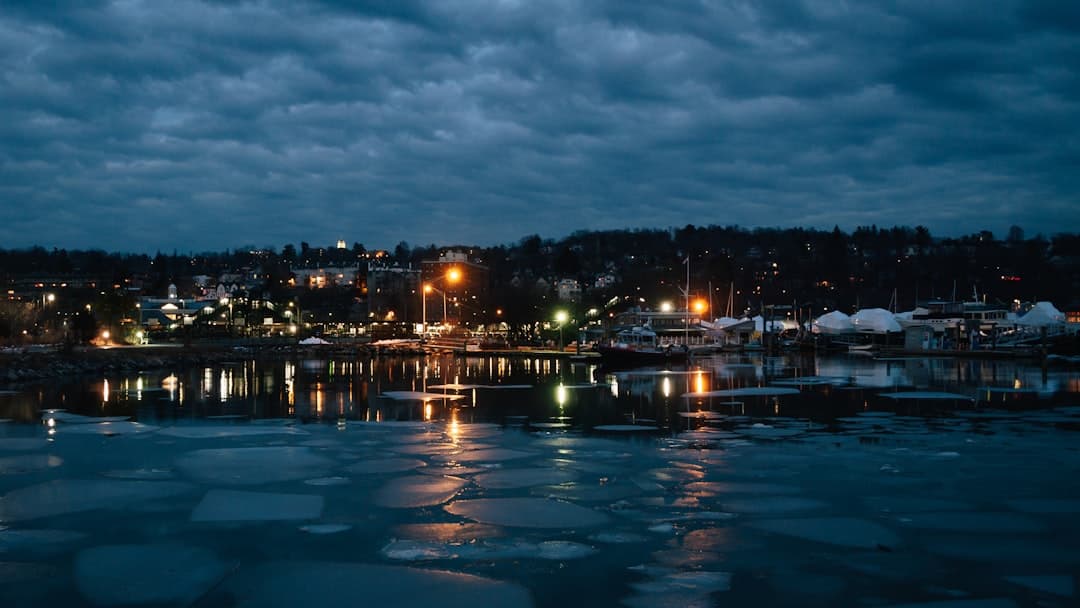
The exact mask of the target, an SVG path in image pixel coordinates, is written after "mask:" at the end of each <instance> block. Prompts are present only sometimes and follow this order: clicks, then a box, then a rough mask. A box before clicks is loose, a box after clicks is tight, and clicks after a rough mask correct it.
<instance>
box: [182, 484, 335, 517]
mask: <svg viewBox="0 0 1080 608" xmlns="http://www.w3.org/2000/svg"><path fill="white" fill-rule="evenodd" d="M322 510H323V497H322V496H318V495H314V494H275V493H271V492H243V491H239V490H210V491H209V492H207V493H206V495H205V496H203V499H202V501H200V502H199V504H198V505H196V506H195V509H194V510H193V511H192V512H191V521H279V520H288V519H315V518H317V517H319V516H320V515H322Z"/></svg>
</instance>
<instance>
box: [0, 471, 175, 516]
mask: <svg viewBox="0 0 1080 608" xmlns="http://www.w3.org/2000/svg"><path fill="white" fill-rule="evenodd" d="M193 489H194V488H193V486H191V485H190V484H186V483H180V482H174V481H120V480H113V479H59V480H55V481H47V482H45V483H39V484H37V485H33V486H30V487H27V488H20V489H18V490H13V491H11V492H8V493H7V494H6V495H5V496H4V497H3V499H0V521H20V520H28V519H36V518H39V517H51V516H54V515H64V514H68V513H81V512H83V511H92V510H96V509H124V508H129V507H131V506H132V505H135V504H137V503H139V502H142V501H147V500H153V499H159V498H167V497H170V496H177V495H180V494H185V493H187V492H190V491H192V490H193Z"/></svg>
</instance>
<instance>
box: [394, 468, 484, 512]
mask: <svg viewBox="0 0 1080 608" xmlns="http://www.w3.org/2000/svg"><path fill="white" fill-rule="evenodd" d="M468 483H469V482H468V481H467V480H465V479H461V478H459V477H432V476H430V475H409V476H407V477H398V478H396V479H392V480H390V481H389V482H387V483H386V485H384V486H383V487H381V488H379V490H378V491H377V492H376V493H375V504H377V505H379V506H382V507H389V508H392V509H413V508H416V507H431V506H435V505H441V504H442V503H444V502H446V501H448V500H450V499H451V498H453V497H454V496H455V495H457V493H458V491H459V490H461V488H463V487H465V486H466V485H468Z"/></svg>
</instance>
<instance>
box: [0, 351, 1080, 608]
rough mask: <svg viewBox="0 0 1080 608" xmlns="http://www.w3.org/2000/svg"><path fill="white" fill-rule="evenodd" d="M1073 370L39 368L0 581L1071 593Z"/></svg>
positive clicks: (1065, 596) (947, 599)
mask: <svg viewBox="0 0 1080 608" xmlns="http://www.w3.org/2000/svg"><path fill="white" fill-rule="evenodd" d="M1078 379H1080V372H1077V371H1076V370H1053V369H1051V370H1045V371H1044V370H1041V369H1039V368H1036V367H1028V366H1024V365H1022V364H1016V363H1012V362H1009V363H1001V362H998V363H992V362H969V361H955V360H945V359H929V360H925V359H923V360H905V361H872V360H866V359H855V358H838V359H802V358H791V359H788V358H777V359H761V358H741V357H718V358H715V359H710V360H705V361H702V362H700V364H699V365H697V366H694V367H692V368H690V369H686V368H680V369H673V370H649V369H645V370H635V371H631V372H618V373H614V374H608V373H604V372H603V370H597V369H595V368H594V367H593V366H590V365H587V364H575V365H570V364H568V363H556V362H552V361H535V360H534V361H522V360H505V359H454V358H445V359H442V358H440V359H435V358H430V359H428V360H427V361H426V362H425V361H422V360H416V359H406V360H389V361H324V360H299V361H293V362H280V361H279V362H256V361H246V362H239V363H237V364H236V365H226V366H219V367H212V368H205V369H202V368H199V369H188V370H180V369H177V370H172V371H165V372H160V373H159V372H154V373H145V374H131V375H128V376H123V375H121V376H115V377H108V378H91V379H84V380H79V381H72V382H65V383H54V384H50V385H44V386H36V387H26V388H25V389H20V390H18V391H15V392H14V393H9V394H4V395H0V418H5V419H9V420H10V422H7V423H0V496H2V498H0V600H2V605H4V606H82V605H98V606H119V605H194V606H206V607H210V606H215V607H216V606H222V607H225V606H355V605H394V606H430V605H439V606H466V605H468V606H477V605H482V606H489V605H491V606H567V605H595V606H619V605H622V606H631V607H633V606H679V607H683V606H867V607H877V606H894V605H924V606H956V607H961V608H965V607H966V608H979V607H998V606H1002V607H1005V606H1071V605H1076V603H1077V598H1076V589H1075V586H1076V580H1077V575H1078V574H1080V519H1078V514H1080V475H1078V473H1080V442H1078V439H1080V433H1078V432H1080V399H1078V392H1080V380H1078ZM448 384H449V385H452V386H451V387H449V388H447V387H446V385H448ZM454 385H456V386H454ZM748 389H749V390H748ZM403 391H416V392H428V393H443V392H445V393H447V394H449V395H459V396H460V397H461V398H460V399H457V400H455V401H449V400H443V399H441V398H440V399H432V400H428V401H423V400H414V399H408V398H404V399H402V398H398V399H395V398H393V397H409V395H405V394H402V392H403ZM686 393H692V394H693V395H692V396H690V397H684V396H683V395H685V394H686ZM896 393H901V395H896ZM54 409H55V410H63V411H53V410H54ZM50 420H51V421H52V422H49V421H50Z"/></svg>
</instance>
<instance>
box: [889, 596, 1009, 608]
mask: <svg viewBox="0 0 1080 608" xmlns="http://www.w3.org/2000/svg"><path fill="white" fill-rule="evenodd" d="M1017 607H1018V604H1017V603H1016V602H1014V601H1012V600H1010V599H1008V598H1004V597H997V598H986V599H977V600H941V601H937V602H919V603H915V604H889V605H888V606H884V607H882V608H1017Z"/></svg>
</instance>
